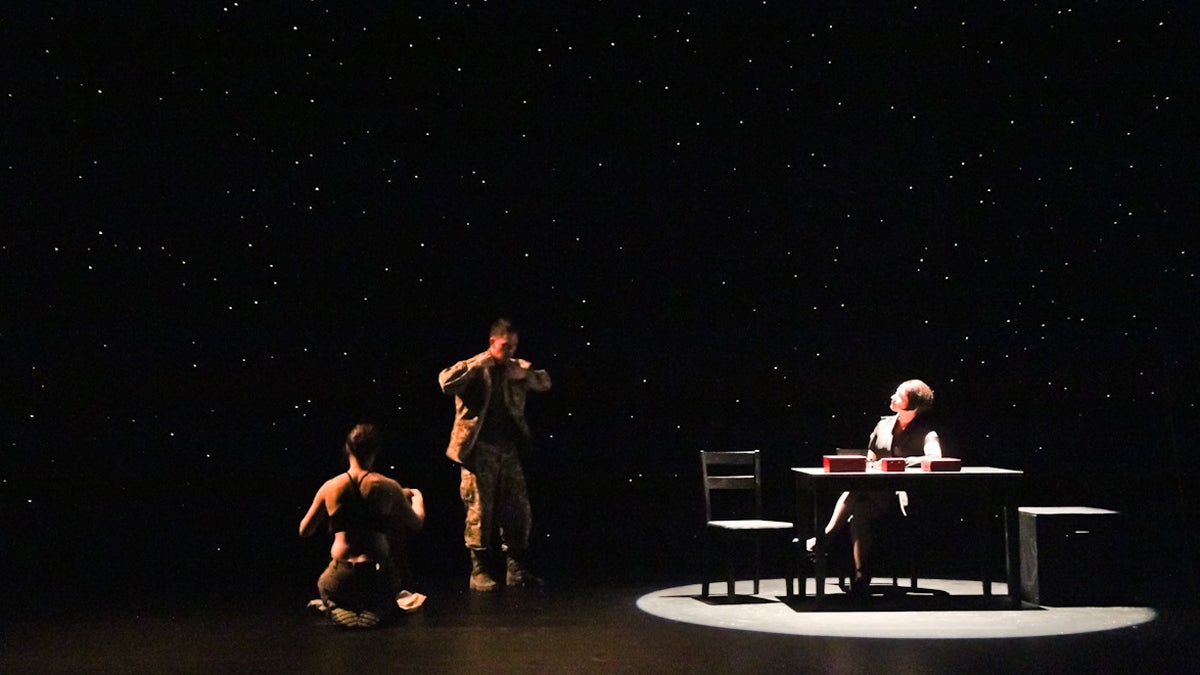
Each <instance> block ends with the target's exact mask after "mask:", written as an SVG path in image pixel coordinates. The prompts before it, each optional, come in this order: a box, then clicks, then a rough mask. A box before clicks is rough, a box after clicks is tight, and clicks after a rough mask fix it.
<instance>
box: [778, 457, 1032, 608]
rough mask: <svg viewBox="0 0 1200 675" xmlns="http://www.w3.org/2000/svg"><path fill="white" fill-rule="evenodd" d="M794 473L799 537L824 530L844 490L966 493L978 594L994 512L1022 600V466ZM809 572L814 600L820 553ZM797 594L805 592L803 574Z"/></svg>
mask: <svg viewBox="0 0 1200 675" xmlns="http://www.w3.org/2000/svg"><path fill="white" fill-rule="evenodd" d="M792 474H793V475H794V476H795V477H796V529H797V537H799V541H801V542H803V541H805V540H806V539H808V538H809V537H812V536H815V533H817V532H823V531H824V529H825V523H827V522H828V520H829V515H830V512H831V511H832V509H833V503H834V502H835V501H836V500H837V496H838V495H840V494H841V493H842V492H845V491H851V492H853V491H882V492H893V491H896V490H905V491H907V492H909V493H911V494H914V495H934V494H954V493H957V494H967V495H970V496H971V497H972V500H973V501H975V503H976V504H978V505H979V516H980V517H979V518H978V522H977V523H976V526H977V528H979V534H980V536H979V541H980V544H981V545H980V546H979V549H980V550H979V556H980V576H981V581H982V583H983V594H984V595H991V594H992V580H991V573H990V571H989V565H988V559H989V557H990V555H989V554H990V552H991V550H992V544H991V541H992V539H993V537H992V534H991V530H990V528H988V527H987V521H988V518H987V517H986V516H987V515H989V514H996V513H999V514H1000V516H1001V518H1002V520H1003V522H1004V551H1005V556H1004V560H1005V567H1006V571H1007V574H1008V595H1009V598H1010V599H1011V600H1012V605H1013V608H1020V606H1021V553H1020V546H1019V542H1018V541H1017V490H1018V487H1019V486H1020V481H1021V476H1023V475H1024V473H1023V472H1021V471H1014V470H1012V469H998V468H995V467H990V466H964V467H963V468H962V470H961V471H923V470H921V468H920V467H909V469H908V470H907V471H894V472H884V471H878V470H876V469H874V468H869V469H868V470H867V471H857V472H826V471H825V470H824V469H822V468H808V467H793V468H792ZM815 567H816V569H815V571H814V574H813V576H814V578H815V580H816V585H817V591H816V602H817V605H818V606H819V605H820V604H821V600H822V599H823V598H824V596H825V572H826V569H825V568H826V561H825V556H821V555H819V556H817V559H816V565H815ZM799 594H800V596H803V595H804V594H805V588H804V584H803V580H801V584H800V593H799Z"/></svg>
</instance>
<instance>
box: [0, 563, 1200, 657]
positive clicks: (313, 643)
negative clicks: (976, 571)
mask: <svg viewBox="0 0 1200 675" xmlns="http://www.w3.org/2000/svg"><path fill="white" fill-rule="evenodd" d="M457 586H459V584H457V583H455V584H453V587H452V586H451V584H450V583H449V582H439V583H438V584H437V585H434V586H430V587H425V588H423V589H422V590H424V591H426V592H427V593H428V595H429V601H428V603H427V605H426V606H425V607H424V608H423V609H422V610H421V611H419V612H417V613H415V614H412V615H407V616H403V617H401V618H400V619H399V620H398V621H396V622H395V623H394V624H392V625H389V626H386V627H383V628H377V629H374V630H368V631H346V630H343V629H339V628H336V627H334V626H333V625H332V624H330V623H328V622H327V621H326V620H325V619H324V618H323V617H321V616H319V615H316V614H310V613H308V612H307V611H306V610H305V608H304V603H303V601H304V598H303V597H302V596H301V595H298V594H297V592H296V591H295V590H292V591H288V592H273V593H269V594H268V595H267V596H266V597H264V598H263V599H262V600H261V601H259V602H248V601H237V600H230V599H228V598H221V597H215V596H214V597H203V596H199V597H197V598H196V599H194V600H190V601H187V602H183V601H179V600H176V601H174V602H162V601H160V602H154V603H147V604H146V605H145V606H144V607H141V608H134V607H131V606H126V607H123V608H121V607H112V606H108V607H106V606H105V605H104V604H103V603H97V604H93V605H92V606H90V607H87V608H85V609H83V610H72V611H62V609H61V608H55V607H52V606H47V607H45V608H44V611H24V612H22V613H21V615H20V616H8V618H6V619H5V620H4V622H3V623H4V625H3V631H2V633H0V635H2V637H0V672H6V673H40V672H62V673H68V672H69V673H81V672H94V673H101V672H103V673H111V672H122V673H150V672H154V673H159V672H204V673H210V672H243V673H250V672H253V673H284V672H302V673H325V672H328V673H339V674H343V673H351V672H374V673H379V672H438V673H440V672H463V673H489V672H496V673H500V672H503V673H534V672H536V673H543V672H639V673H645V672H655V673H658V672H772V671H793V672H794V671H799V672H826V673H871V672H887V673H931V672H972V673H984V672H988V673H991V672H997V673H998V672H1005V673H1013V672H1039V673H1040V672H1044V673H1062V672H1138V671H1142V672H1153V673H1191V672H1196V671H1197V666H1198V665H1200V646H1198V644H1197V640H1196V638H1197V637H1200V630H1198V628H1200V621H1198V620H1197V613H1196V610H1195V609H1194V608H1187V607H1184V608H1170V607H1165V608H1156V610H1157V618H1156V619H1155V620H1153V621H1151V622H1149V623H1144V624H1141V625H1139V626H1136V627H1133V628H1122V629H1117V630H1110V631H1100V632H1090V633H1084V634H1067V635H1048V636H1042V637H1027V638H1004V639H941V640H939V639H872V638H869V637H815V636H806V635H779V634H771V633H764V632H754V631H749V630H739V629H733V628H716V627H708V626H702V625H695V624H691V623H681V622H677V621H671V620H668V619H663V618H659V617H657V616H653V615H650V614H647V613H645V612H643V611H641V610H640V609H638V607H637V605H636V603H637V600H638V598H639V597H641V596H643V595H644V594H646V593H650V592H652V591H656V590H659V589H661V588H664V587H665V586H663V585H659V586H644V587H635V586H625V587H612V586H608V585H599V584H594V583H586V582H578V581H577V582H572V583H571V584H570V585H566V586H563V585H559V584H555V583H553V582H551V583H550V584H549V585H548V586H547V587H546V588H544V589H538V590H516V591H509V592H506V593H503V594H493V595H478V594H471V593H468V592H466V591H464V590H461V589H459V588H457ZM747 592H748V591H747ZM695 602H696V603H697V604H698V605H700V604H702V603H700V601H699V600H696V601H695ZM708 609H709V610H711V611H712V612H721V611H724V610H729V609H733V608H730V607H722V606H720V605H719V604H717V605H714V606H711V607H709V608H708ZM825 611H827V612H829V611H831V610H825ZM849 611H851V612H853V611H859V612H862V610H855V609H851V610H849ZM1028 611H1030V612H1038V611H1040V610H1037V609H1031V610H1028ZM836 613H837V616H834V615H833V614H831V615H830V620H834V619H836V620H838V621H842V622H845V621H847V620H849V621H853V620H854V618H853V617H848V616H846V612H844V611H841V610H836ZM5 614H6V615H7V614H8V612H6V613H5ZM867 614H868V612H863V618H864V631H867V630H869V626H870V620H869V619H868V617H867ZM919 615H920V611H919V608H918V610H917V611H914V612H904V611H895V612H892V613H891V614H890V615H889V616H893V617H894V620H895V621H920V620H921V617H920V616H919ZM997 617H998V618H997V620H1011V618H1008V619H1005V618H1001V617H1011V615H1010V614H1007V613H1002V612H1001V613H997ZM877 618H878V615H877V614H876V619H877Z"/></svg>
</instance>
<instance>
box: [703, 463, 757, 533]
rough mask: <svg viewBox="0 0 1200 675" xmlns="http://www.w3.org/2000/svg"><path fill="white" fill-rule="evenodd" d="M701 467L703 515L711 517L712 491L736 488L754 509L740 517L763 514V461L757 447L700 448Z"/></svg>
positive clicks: (752, 516) (734, 489) (708, 518)
mask: <svg viewBox="0 0 1200 675" xmlns="http://www.w3.org/2000/svg"><path fill="white" fill-rule="evenodd" d="M700 468H701V471H702V473H703V476H704V519H705V520H706V521H708V520H713V501H714V499H713V496H714V495H713V493H714V492H715V491H721V492H725V491H738V492H741V493H742V494H743V496H744V497H745V501H747V502H749V504H750V506H751V508H752V509H753V511H752V512H750V513H742V514H740V517H742V518H761V517H762V465H761V463H760V462H759V457H758V450H744V451H715V450H701V451H700Z"/></svg>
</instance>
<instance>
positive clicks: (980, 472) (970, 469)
mask: <svg viewBox="0 0 1200 675" xmlns="http://www.w3.org/2000/svg"><path fill="white" fill-rule="evenodd" d="M792 472H793V473H796V474H800V475H803V476H807V477H811V478H821V477H824V476H830V477H838V478H848V477H856V476H861V477H863V478H864V479H870V478H871V477H872V476H879V477H881V478H882V477H887V478H899V477H902V476H903V477H911V478H913V479H914V480H919V479H918V476H920V477H934V476H947V477H949V476H964V475H966V476H1022V475H1024V474H1025V472H1024V471H1017V470H1015V469H1001V468H997V467H994V466H964V467H962V468H961V469H959V470H958V471H925V470H923V469H921V468H920V467H909V468H908V469H907V470H905V471H880V470H879V469H876V468H871V467H868V468H867V470H866V471H826V470H825V469H824V468H823V467H819V466H813V467H808V466H794V467H792Z"/></svg>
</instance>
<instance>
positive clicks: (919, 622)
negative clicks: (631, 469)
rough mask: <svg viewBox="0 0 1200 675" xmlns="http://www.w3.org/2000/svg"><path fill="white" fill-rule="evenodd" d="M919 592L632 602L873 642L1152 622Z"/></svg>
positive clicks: (769, 584)
mask: <svg viewBox="0 0 1200 675" xmlns="http://www.w3.org/2000/svg"><path fill="white" fill-rule="evenodd" d="M919 584H920V589H921V591H924V592H918V593H915V594H905V595H893V594H890V593H887V592H886V591H884V586H883V585H882V583H881V581H879V580H876V581H875V584H874V585H873V586H872V590H873V591H883V593H881V594H879V595H873V597H871V598H870V599H869V600H868V601H867V602H866V603H860V602H859V601H857V600H856V599H854V598H851V597H849V596H847V595H846V594H844V593H843V592H842V591H841V590H840V589H839V588H838V587H837V585H836V584H835V583H833V582H832V581H830V582H829V583H828V584H827V586H826V588H827V590H826V594H825V599H824V601H823V603H822V605H821V607H820V608H817V607H815V603H814V600H813V594H814V582H813V580H812V579H809V580H808V588H807V589H806V590H807V594H806V597H804V598H793V599H792V600H791V601H790V602H788V601H787V598H786V596H785V592H784V583H783V580H782V579H764V580H762V583H761V586H760V589H759V590H760V592H759V593H758V594H757V595H751V594H750V593H751V591H752V590H753V588H752V582H750V581H740V582H738V583H737V584H736V586H735V589H736V592H737V594H735V596H734V598H733V600H732V601H730V600H729V599H728V598H727V596H726V595H725V583H724V582H718V583H713V584H711V585H710V587H709V593H710V596H709V598H708V599H702V598H701V597H700V585H699V584H693V585H690V586H679V587H676V588H666V589H662V590H659V591H654V592H652V593H647V594H646V595H643V596H642V597H641V598H638V601H637V606H638V608H640V609H641V610H642V611H644V612H647V613H649V614H652V615H654V616H658V617H661V618H664V619H670V620H672V621H680V622H683V623H692V624H699V625H703V626H712V627H716V628H730V629H734V630H745V631H758V632H765V633H781V634H790V635H810V636H829V637H858V638H875V639H924V640H929V639H935V640H936V639H987V638H1014V637H1035V636H1046V635H1069V634H1077V633H1091V632H1097V631H1108V630H1117V629H1122V628H1129V627H1132V626H1137V625H1139V624H1143V623H1147V622H1149V621H1153V620H1154V619H1155V618H1156V616H1157V614H1156V613H1155V611H1154V610H1153V609H1151V608H1149V607H1042V606H1037V605H1031V604H1028V603H1026V604H1025V605H1024V606H1023V607H1022V608H1021V609H1013V608H1012V607H1011V605H1010V604H1009V602H1008V597H1007V592H1008V591H1007V589H1006V586H1005V584H1003V583H998V584H993V593H994V595H992V596H990V597H986V596H983V595H981V594H980V584H979V582H978V581H960V580H950V579H920V580H919Z"/></svg>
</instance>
